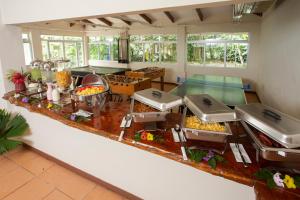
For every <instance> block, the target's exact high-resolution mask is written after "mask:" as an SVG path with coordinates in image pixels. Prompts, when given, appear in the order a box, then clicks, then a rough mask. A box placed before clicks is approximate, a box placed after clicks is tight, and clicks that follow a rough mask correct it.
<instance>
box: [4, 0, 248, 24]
mask: <svg viewBox="0 0 300 200" xmlns="http://www.w3.org/2000/svg"><path fill="white" fill-rule="evenodd" d="M2 1H3V6H4V8H5V9H4V10H3V11H4V13H3V16H4V17H3V20H4V22H5V23H7V24H16V23H28V22H36V21H46V20H57V19H66V18H75V17H88V16H97V15H98V16H99V15H111V14H118V13H128V12H136V11H143V10H157V9H162V8H174V7H181V6H191V5H198V4H207V3H213V4H216V3H218V4H224V3H227V4H228V3H231V2H233V0H168V1H162V0H151V1H140V0H127V1H124V0H112V1H99V0H85V1H78V0H77V1H74V0H64V1H61V0H51V1H48V0H26V1H20V0H2ZM239 1H242V0H234V2H239ZM244 1H245V0H244ZM247 1H251V0H247Z"/></svg>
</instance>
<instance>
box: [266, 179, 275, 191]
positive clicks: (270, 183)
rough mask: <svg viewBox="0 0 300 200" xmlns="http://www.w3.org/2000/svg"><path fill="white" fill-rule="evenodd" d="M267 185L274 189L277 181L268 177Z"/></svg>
mask: <svg viewBox="0 0 300 200" xmlns="http://www.w3.org/2000/svg"><path fill="white" fill-rule="evenodd" d="M267 186H268V188H270V189H273V188H274V187H276V183H275V182H274V180H273V178H269V179H267Z"/></svg>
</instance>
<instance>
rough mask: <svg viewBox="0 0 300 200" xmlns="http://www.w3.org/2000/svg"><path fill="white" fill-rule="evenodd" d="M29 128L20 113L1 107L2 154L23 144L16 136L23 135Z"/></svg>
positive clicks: (0, 145) (0, 137) (0, 149)
mask: <svg viewBox="0 0 300 200" xmlns="http://www.w3.org/2000/svg"><path fill="white" fill-rule="evenodd" d="M27 129H28V124H27V122H26V120H25V118H24V117H22V116H21V115H20V114H17V115H12V113H9V112H7V111H6V110H4V109H0V154H3V153H5V152H7V151H9V150H12V149H14V148H16V147H17V146H18V145H20V144H22V142H21V141H18V140H16V139H15V138H16V137H19V136H22V135H23V134H24V133H25V131H26V130H27Z"/></svg>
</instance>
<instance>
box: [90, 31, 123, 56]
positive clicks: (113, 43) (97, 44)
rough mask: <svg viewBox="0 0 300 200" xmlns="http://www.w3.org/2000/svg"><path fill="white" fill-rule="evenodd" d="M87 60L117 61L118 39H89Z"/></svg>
mask: <svg viewBox="0 0 300 200" xmlns="http://www.w3.org/2000/svg"><path fill="white" fill-rule="evenodd" d="M89 60H107V61H118V37H117V36H96V37H89Z"/></svg>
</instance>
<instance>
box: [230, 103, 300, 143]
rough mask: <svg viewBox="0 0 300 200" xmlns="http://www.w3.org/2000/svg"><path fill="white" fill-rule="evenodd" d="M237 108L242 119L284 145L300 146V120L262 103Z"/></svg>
mask: <svg viewBox="0 0 300 200" xmlns="http://www.w3.org/2000/svg"><path fill="white" fill-rule="evenodd" d="M235 109H236V112H237V115H238V117H239V118H240V119H242V120H243V121H246V122H248V123H249V124H250V125H252V126H253V127H255V128H256V129H258V130H259V131H261V132H263V133H264V134H266V135H268V136H269V137H270V138H272V139H273V140H275V141H277V142H278V143H280V144H281V145H282V146H284V147H286V148H298V147H300V120H298V119H296V118H293V117H291V116H289V115H287V114H285V113H282V112H280V111H278V110H275V109H274V108H271V107H269V106H266V105H263V104H260V103H253V104H247V105H240V106H236V107H235Z"/></svg>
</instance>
